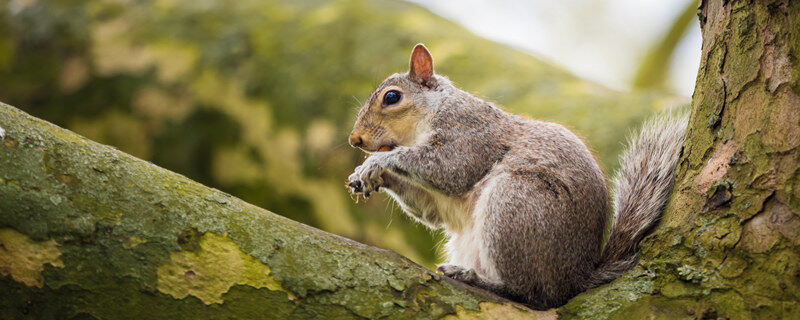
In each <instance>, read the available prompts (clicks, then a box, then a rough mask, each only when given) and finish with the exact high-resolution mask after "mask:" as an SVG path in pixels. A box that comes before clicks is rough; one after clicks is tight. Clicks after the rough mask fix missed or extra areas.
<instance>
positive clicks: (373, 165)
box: [347, 157, 385, 198]
mask: <svg viewBox="0 0 800 320" xmlns="http://www.w3.org/2000/svg"><path fill="white" fill-rule="evenodd" d="M384 171H385V170H384V169H383V167H382V166H380V165H379V164H378V161H375V160H374V159H373V157H370V158H367V161H364V163H363V164H362V165H360V166H358V167H357V168H356V170H355V172H353V174H351V175H350V177H348V178H347V186H348V187H350V192H352V193H353V194H357V195H358V194H363V195H364V197H366V198H369V196H370V194H371V193H372V192H375V191H379V190H380V188H381V186H383V178H381V175H383V173H384Z"/></svg>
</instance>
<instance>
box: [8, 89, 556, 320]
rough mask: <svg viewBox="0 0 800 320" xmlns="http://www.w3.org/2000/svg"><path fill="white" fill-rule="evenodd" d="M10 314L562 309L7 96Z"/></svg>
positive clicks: (420, 314) (407, 313)
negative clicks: (221, 185) (354, 236)
mask: <svg viewBox="0 0 800 320" xmlns="http://www.w3.org/2000/svg"><path fill="white" fill-rule="evenodd" d="M0 127H3V128H5V129H6V137H5V139H4V141H3V145H2V146H0V319H55V318H57V319H234V318H237V319H276V318H280V319H283V318H304V319H306V318H319V319H333V318H336V319H340V318H341V319H348V318H379V317H380V318H427V319H433V318H440V317H443V316H454V317H463V318H497V317H501V318H502V317H531V318H541V317H548V316H550V317H552V316H553V313H549V314H548V313H541V312H532V311H530V310H528V309H525V308H522V307H520V306H518V305H515V304H512V303H510V302H507V301H505V300H502V299H500V298H498V297H496V296H493V295H490V294H488V293H485V292H482V291H478V290H476V289H472V288H470V287H467V286H465V285H463V284H460V283H457V282H454V281H452V280H450V279H447V278H443V277H440V276H438V275H436V274H434V273H432V272H431V271H429V270H427V269H425V268H422V267H420V266H419V265H416V264H415V263H413V262H411V261H410V260H408V259H406V258H404V257H402V256H400V255H398V254H396V253H394V252H392V251H388V250H381V249H377V248H374V247H370V246H367V245H363V244H360V243H357V242H354V241H351V240H348V239H345V238H342V237H338V236H335V235H332V234H329V233H326V232H323V231H320V230H317V229H314V228H311V227H308V226H306V225H303V224H301V223H297V222H294V221H291V220H289V219H286V218H283V217H280V216H277V215H275V214H273V213H270V212H268V211H266V210H263V209H259V208H257V207H254V206H252V205H249V204H247V203H245V202H243V201H241V200H238V199H236V198H233V197H231V196H230V195H227V194H225V193H222V192H220V191H217V190H214V189H211V188H207V187H204V186H202V185H200V184H198V183H195V182H193V181H191V180H189V179H187V178H185V177H183V176H181V175H178V174H175V173H172V172H169V171H167V170H164V169H161V168H159V167H156V166H154V165H152V164H150V163H148V162H145V161H142V160H139V159H136V158H134V157H132V156H129V155H127V154H124V153H122V152H120V151H118V150H116V149H113V148H111V147H108V146H104V145H100V144H97V143H94V142H91V141H88V140H86V139H84V138H82V137H80V136H78V135H76V134H74V133H72V132H70V131H68V130H64V129H61V128H58V127H56V126H54V125H52V124H49V123H46V122H44V121H41V120H38V119H35V118H33V117H30V116H28V115H27V114H25V113H23V112H21V111H19V110H17V109H15V108H13V107H10V106H8V105H4V104H0Z"/></svg>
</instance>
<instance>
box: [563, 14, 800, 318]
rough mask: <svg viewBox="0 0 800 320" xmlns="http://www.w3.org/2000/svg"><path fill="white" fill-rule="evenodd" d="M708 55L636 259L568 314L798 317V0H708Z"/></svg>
mask: <svg viewBox="0 0 800 320" xmlns="http://www.w3.org/2000/svg"><path fill="white" fill-rule="evenodd" d="M698 15H699V17H700V21H701V26H702V31H703V53H702V62H701V66H700V70H699V74H698V77H697V86H696V90H695V93H694V97H693V103H692V105H693V112H692V117H691V123H690V129H689V132H688V137H687V141H686V143H685V145H684V149H683V155H682V157H681V161H680V164H679V168H678V173H677V176H676V183H675V187H674V189H673V196H672V199H671V201H670V203H669V205H668V207H667V210H666V212H665V214H664V217H663V221H662V222H661V223H660V225H659V226H658V227H657V228H656V230H655V231H654V233H653V234H652V235H651V236H650V237H648V238H646V239H645V240H644V241H643V244H642V253H641V257H640V262H639V266H637V267H636V268H635V269H634V270H632V271H631V272H629V273H627V274H626V275H624V276H623V277H621V278H620V279H617V280H616V281H615V282H613V283H612V284H610V285H607V286H604V287H601V288H598V289H595V290H592V291H590V292H588V293H585V294H583V295H581V296H578V297H577V298H575V299H573V300H572V301H571V302H570V303H569V304H568V305H567V306H565V307H563V308H562V309H561V310H560V311H559V312H560V313H561V314H562V315H563V316H566V317H565V318H584V317H591V318H598V319H644V318H653V319H654V318H658V319H661V318H695V319H699V318H702V319H706V318H729V319H751V318H752V319H797V318H800V236H798V229H799V227H800V171H799V170H798V167H799V164H800V149H798V145H800V99H798V95H799V94H800V61H798V59H799V58H800V1H724V0H710V1H703V2H702V3H701V5H700V10H699V12H698Z"/></svg>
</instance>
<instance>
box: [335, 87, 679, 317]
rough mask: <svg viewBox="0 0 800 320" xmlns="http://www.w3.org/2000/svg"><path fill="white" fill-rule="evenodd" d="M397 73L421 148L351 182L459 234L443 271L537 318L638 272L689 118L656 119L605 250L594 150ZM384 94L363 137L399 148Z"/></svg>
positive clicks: (624, 183) (622, 175)
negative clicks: (538, 312)
mask: <svg viewBox="0 0 800 320" xmlns="http://www.w3.org/2000/svg"><path fill="white" fill-rule="evenodd" d="M434 80H435V81H432V82H431V83H429V84H427V85H428V86H423V85H420V84H419V83H418V82H415V81H414V80H413V79H411V78H410V77H409V76H408V74H407V73H406V74H395V75H393V76H391V77H389V78H388V79H387V80H385V81H384V82H383V83H382V84H381V85H380V86H379V87H378V89H377V90H376V92H380V91H381V90H382V89H383V88H385V87H387V86H390V85H391V86H397V87H398V88H401V89H402V90H403V91H404V92H403V93H404V95H405V98H404V99H411V100H409V101H412V102H414V105H413V107H410V110H409V111H405V113H403V114H402V115H401V116H407V114H408V112H414V114H415V115H421V116H420V119H421V120H419V122H418V123H417V124H416V126H415V129H414V130H415V132H416V133H415V138H414V139H413V142H409V143H406V144H401V145H399V146H398V147H397V148H395V149H394V150H392V151H388V152H378V153H373V154H372V155H371V156H370V157H369V158H367V160H366V161H365V162H364V163H363V164H362V165H361V166H359V167H358V168H356V170H355V172H354V173H353V174H352V175H351V176H350V177H349V185H350V186H351V187H353V192H354V193H359V194H366V195H368V194H369V193H370V192H374V191H377V190H379V189H381V188H382V189H383V190H386V191H387V193H389V194H390V195H391V196H392V197H393V198H394V199H395V200H396V201H397V202H398V203H399V204H400V206H401V208H402V209H403V211H405V212H406V213H407V214H409V215H410V216H412V217H413V218H415V219H417V220H418V221H420V222H422V223H424V224H425V225H427V226H429V227H431V228H443V229H444V230H445V232H446V233H447V235H448V238H449V240H448V244H447V245H446V247H447V251H448V252H447V255H448V263H446V264H443V265H441V266H440V267H439V271H440V272H442V273H443V274H445V275H447V276H450V277H452V278H454V279H457V280H460V281H463V282H466V283H469V284H471V285H474V286H478V287H482V288H484V289H488V290H490V291H493V292H495V293H497V294H500V295H502V296H506V297H508V298H510V299H512V300H516V301H519V302H522V303H525V304H528V305H529V306H531V307H533V308H536V309H545V308H551V307H555V306H559V305H562V304H563V303H565V302H566V301H567V300H568V299H569V298H571V297H573V296H575V295H577V294H578V293H580V292H582V291H584V290H586V289H588V288H591V287H594V286H597V285H600V284H602V283H605V282H608V281H610V280H612V279H614V278H616V277H617V276H619V275H620V274H621V273H622V272H624V271H625V270H627V269H629V268H630V267H631V266H632V265H633V263H634V261H635V257H636V253H637V246H638V242H639V240H641V238H642V237H643V236H644V235H645V234H646V232H647V231H648V230H649V229H651V228H652V226H653V225H654V224H655V223H656V221H657V220H658V217H659V215H660V213H661V211H662V209H663V206H664V204H665V203H666V200H667V197H668V196H669V190H670V188H671V183H672V177H673V175H674V168H675V165H676V162H677V159H678V156H679V153H680V147H681V144H682V142H683V135H684V131H685V128H686V122H687V121H686V119H685V117H672V118H658V119H656V120H651V121H649V122H648V123H647V124H646V125H645V127H644V129H643V130H642V132H641V133H640V134H639V135H638V136H636V137H634V138H632V139H631V141H630V145H631V146H630V149H629V150H628V151H627V152H626V153H625V155H624V156H623V157H622V162H623V163H622V168H621V169H620V171H619V173H618V174H617V176H616V177H615V179H614V183H615V185H616V188H615V189H616V190H617V193H616V195H615V197H614V203H615V207H616V208H618V210H617V213H616V214H615V215H616V219H615V221H614V225H613V228H612V232H611V235H610V238H609V241H608V245H607V246H606V248H605V250H603V246H602V241H603V239H602V238H603V230H604V227H605V224H606V217H607V214H608V202H609V201H608V191H607V188H606V182H605V177H604V175H603V172H602V171H601V169H600V167H599V165H598V164H597V162H596V161H595V159H594V157H593V156H592V154H591V153H590V152H589V150H588V148H587V147H586V145H585V144H584V143H583V141H582V140H581V139H580V138H579V137H578V136H576V135H575V134H574V133H572V132H571V131H569V130H568V129H566V128H564V127H563V126H561V125H559V124H556V123H551V122H545V121H539V120H531V119H527V118H524V117H520V116H517V115H513V114H510V113H507V112H505V111H503V110H501V109H500V108H498V107H497V106H495V105H494V104H492V103H490V102H486V101H483V100H481V99H479V98H477V97H475V96H473V95H471V94H469V93H467V92H464V91H462V90H460V89H458V88H456V87H455V86H453V85H452V84H451V83H450V81H449V80H447V78H445V77H442V76H439V75H435V76H434ZM378 100H380V97H378V96H377V94H376V93H373V95H372V96H371V97H370V98H369V99H368V101H367V103H366V104H365V106H364V108H362V111H361V112H360V113H359V118H358V120H357V121H356V125H355V127H356V128H355V129H354V132H356V131H357V130H356V129H359V130H360V131H359V132H367V133H366V134H369V135H371V136H370V137H369V138H370V139H372V140H376V139H377V140H380V139H383V140H387V141H393V140H392V139H393V138H391V137H388V135H390V133H387V132H390V131H391V130H388V128H387V127H386V123H388V121H389V119H390V118H388V117H392V115H380V114H379V113H380V111H376V110H379V109H377V107H374V105H375V104H376V103H378V102H379V101H378Z"/></svg>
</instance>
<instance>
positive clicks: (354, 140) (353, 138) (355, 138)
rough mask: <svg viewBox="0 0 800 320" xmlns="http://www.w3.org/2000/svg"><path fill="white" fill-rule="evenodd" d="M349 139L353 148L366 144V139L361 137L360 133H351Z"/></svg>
mask: <svg viewBox="0 0 800 320" xmlns="http://www.w3.org/2000/svg"><path fill="white" fill-rule="evenodd" d="M348 140H349V141H350V145H351V146H353V148H361V147H363V146H364V139H361V136H360V135H357V134H351V135H350V138H349V139H348Z"/></svg>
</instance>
